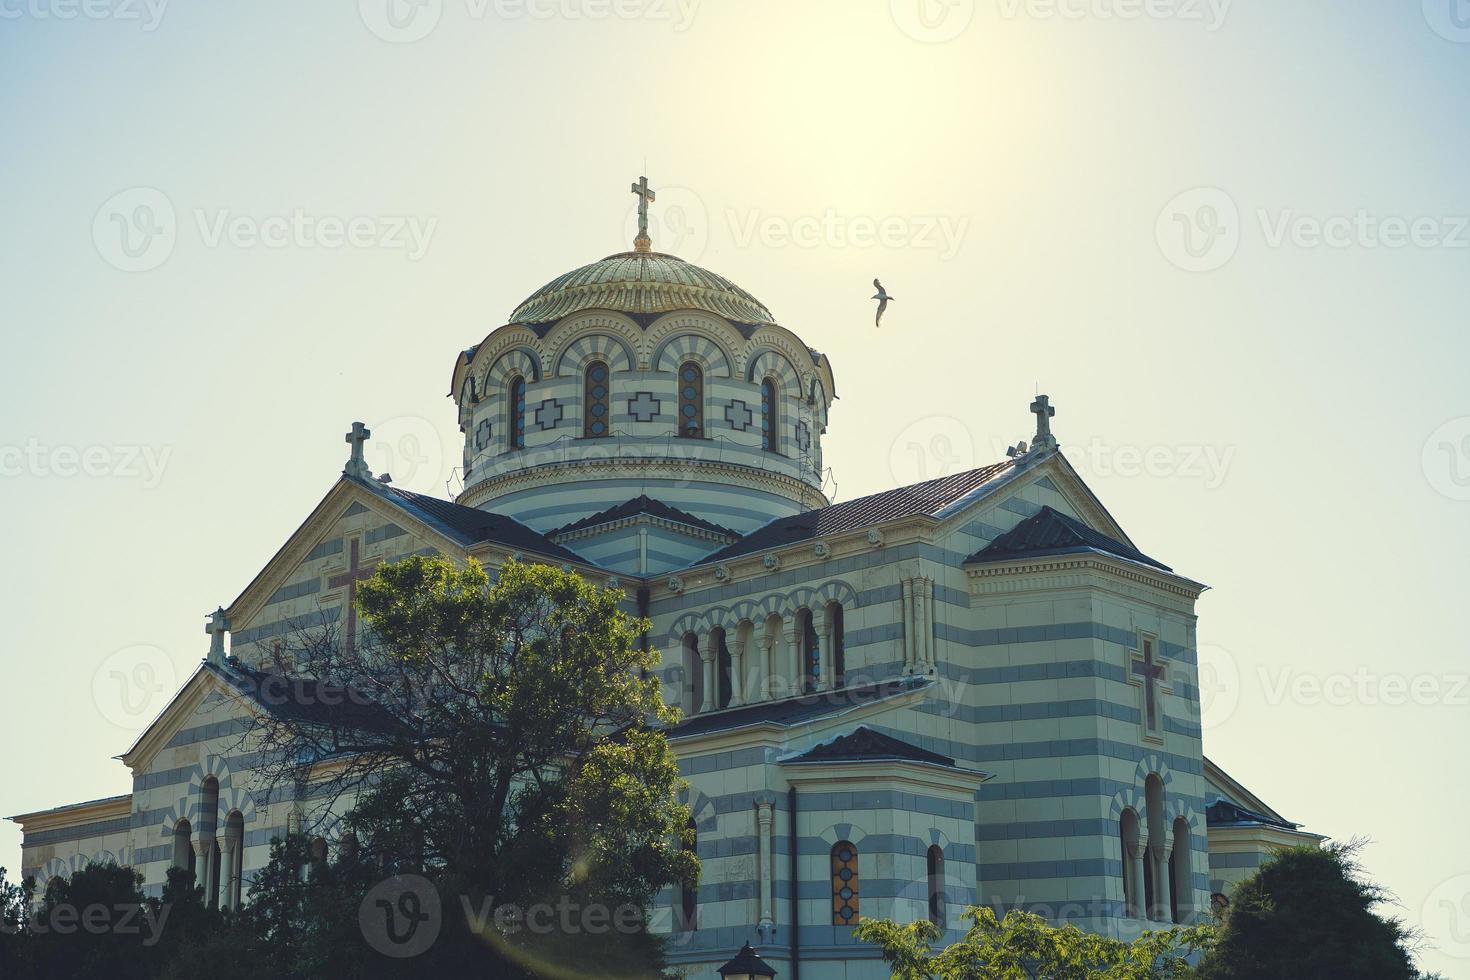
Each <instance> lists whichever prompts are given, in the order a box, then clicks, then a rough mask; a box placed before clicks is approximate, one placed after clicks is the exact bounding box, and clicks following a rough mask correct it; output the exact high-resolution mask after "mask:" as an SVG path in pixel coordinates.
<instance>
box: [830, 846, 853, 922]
mask: <svg viewBox="0 0 1470 980" xmlns="http://www.w3.org/2000/svg"><path fill="white" fill-rule="evenodd" d="M832 924H833V925H834V926H855V925H857V924H858V852H857V848H856V847H854V846H853V844H852V842H850V841H845V840H840V841H838V842H837V843H836V844H834V845H832Z"/></svg>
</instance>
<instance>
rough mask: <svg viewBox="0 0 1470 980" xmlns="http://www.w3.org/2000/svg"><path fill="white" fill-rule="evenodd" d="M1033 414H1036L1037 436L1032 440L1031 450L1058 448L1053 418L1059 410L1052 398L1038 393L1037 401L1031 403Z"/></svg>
mask: <svg viewBox="0 0 1470 980" xmlns="http://www.w3.org/2000/svg"><path fill="white" fill-rule="evenodd" d="M1031 414H1033V415H1035V416H1036V437H1035V438H1034V439H1032V440H1031V451H1032V452H1038V451H1040V450H1044V449H1055V448H1057V440H1056V437H1055V436H1053V435H1052V434H1051V420H1052V419H1053V418H1054V417H1055V416H1056V414H1057V410H1056V409H1055V408H1053V407H1052V404H1051V399H1050V398H1048V397H1047V396H1045V395H1037V396H1036V401H1034V402H1032V403H1031Z"/></svg>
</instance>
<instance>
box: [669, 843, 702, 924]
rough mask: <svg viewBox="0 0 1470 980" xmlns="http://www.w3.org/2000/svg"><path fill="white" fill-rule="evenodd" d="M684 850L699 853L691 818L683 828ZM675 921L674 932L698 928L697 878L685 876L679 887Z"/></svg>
mask: <svg viewBox="0 0 1470 980" xmlns="http://www.w3.org/2000/svg"><path fill="white" fill-rule="evenodd" d="M684 850H685V851H687V852H688V853H690V854H693V855H695V856H696V857H697V856H698V855H699V829H698V827H697V826H696V825H695V823H694V821H693V820H690V821H689V823H688V824H686V825H685V828H684ZM676 912H677V913H678V914H677V916H676V918H677V919H678V921H677V922H675V923H674V927H675V931H676V932H693V931H694V930H696V929H698V928H699V880H698V879H697V878H686V879H684V881H683V882H682V883H681V884H680V887H679V907H678V909H677V910H676Z"/></svg>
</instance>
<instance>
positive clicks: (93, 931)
mask: <svg viewBox="0 0 1470 980" xmlns="http://www.w3.org/2000/svg"><path fill="white" fill-rule="evenodd" d="M142 886H143V875H142V873H141V872H138V871H134V870H132V869H131V868H121V867H118V866H117V865H116V864H113V863H111V862H107V863H102V864H88V865H87V866H86V867H84V868H82V869H81V870H80V871H77V872H76V873H75V874H73V875H72V876H71V877H69V878H67V877H62V876H59V875H58V876H56V877H54V878H51V879H49V880H48V881H47V882H46V889H45V891H44V892H42V895H41V902H40V906H39V908H38V909H37V910H36V912H35V914H34V915H33V916H31V919H30V923H29V927H30V932H31V935H30V945H31V950H30V953H31V956H32V963H31V966H32V969H33V970H34V971H35V972H36V974H38V975H40V976H46V977H65V978H76V980H90V978H93V977H115V978H118V980H130V978H134V977H136V978H142V977H145V976H147V975H148V959H149V950H151V949H152V948H153V947H154V946H156V944H157V943H158V942H159V940H160V938H161V936H162V934H163V931H164V929H165V928H166V927H167V924H168V919H167V913H165V912H161V911H160V909H159V908H158V907H157V906H156V905H154V904H150V903H148V902H145V901H144V899H143V891H142Z"/></svg>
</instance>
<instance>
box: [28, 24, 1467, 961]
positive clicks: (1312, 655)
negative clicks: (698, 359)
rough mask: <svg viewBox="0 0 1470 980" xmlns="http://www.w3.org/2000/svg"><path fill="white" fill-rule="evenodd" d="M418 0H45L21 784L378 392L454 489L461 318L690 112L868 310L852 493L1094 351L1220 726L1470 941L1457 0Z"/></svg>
mask: <svg viewBox="0 0 1470 980" xmlns="http://www.w3.org/2000/svg"><path fill="white" fill-rule="evenodd" d="M389 2H390V0H361V2H360V3H354V2H352V0H336V2H332V3H310V4H303V3H299V2H290V0H256V2H253V3H250V4H243V5H242V4H188V5H185V4H178V5H177V6H172V5H167V3H166V0H151V3H145V2H144V0H87V2H86V3H85V4H83V3H81V2H80V0H0V81H3V82H4V86H5V90H6V91H7V92H8V93H10V97H9V98H7V99H5V100H4V102H3V104H0V132H3V133H4V134H5V136H4V141H5V143H4V145H5V152H4V153H3V155H0V213H3V214H4V216H5V218H4V221H5V229H6V232H5V234H4V235H3V236H0V324H3V330H4V336H5V340H6V346H5V357H4V359H3V363H0V382H3V383H0V469H3V474H0V503H3V510H0V513H3V514H4V515H5V517H4V521H5V523H4V534H3V537H0V541H3V543H4V548H5V552H6V555H7V557H8V559H9V560H8V561H7V562H5V563H4V565H3V566H0V590H3V594H4V596H5V604H4V612H5V615H4V616H3V618H0V651H3V656H4V658H5V660H4V674H3V678H4V683H3V685H0V716H3V717H4V718H5V720H6V723H7V726H8V731H10V732H11V733H12V739H11V742H12V752H11V753H10V754H9V756H8V757H7V758H6V759H5V761H4V763H3V769H0V813H3V814H7V815H8V814H13V813H18V812H22V811H26V810H33V809H39V808H43V807H47V806H52V805H56V804H61V803H66V802H73V801H77V800H82V799H87V798H92V797H99V796H105V795H109V794H113V793H118V792H124V791H126V790H127V789H128V788H129V780H128V776H127V773H126V771H125V770H124V768H123V767H122V765H121V764H120V763H118V762H115V761H113V760H112V757H113V756H115V755H117V754H118V753H120V752H122V751H123V750H124V749H126V748H127V747H128V746H129V744H130V743H131V741H132V739H133V738H134V737H135V735H136V734H137V732H138V730H139V729H140V728H141V726H142V725H143V724H144V723H145V722H146V720H147V718H148V717H150V716H151V715H150V714H149V710H150V708H151V707H156V705H151V706H148V705H127V704H120V703H119V702H118V698H117V696H116V693H115V692H114V691H113V685H114V684H115V678H114V677H113V674H114V673H115V672H117V671H119V670H123V671H124V673H127V672H130V671H134V670H135V669H141V668H148V669H151V670H153V671H154V674H153V675H152V676H154V677H156V678H158V683H157V684H156V685H155V686H156V687H159V688H162V687H164V686H167V684H172V683H175V682H178V681H181V680H182V679H183V678H184V677H185V676H186V674H187V672H188V671H189V670H190V669H191V667H192V665H193V664H194V663H195V662H196V661H197V660H198V658H199V657H200V656H201V655H202V654H203V653H204V651H205V649H206V647H207V638H206V637H205V635H204V632H203V626H204V617H205V614H206V613H207V612H208V611H209V610H212V609H214V607H215V606H216V605H219V604H222V603H223V604H228V603H229V602H230V601H231V600H232V599H233V598H234V597H235V596H236V595H237V594H239V592H240V591H241V590H242V589H243V588H244V587H245V585H246V584H247V583H248V582H249V580H250V579H251V577H252V576H253V575H254V574H255V573H256V572H257V571H258V570H259V568H260V567H261V565H262V564H263V563H264V562H265V561H266V560H267V559H268V558H269V557H270V555H271V554H272V553H273V552H274V551H275V550H276V548H277V547H279V546H280V544H281V543H282V542H283V541H284V540H285V538H286V536H287V535H288V534H289V533H290V532H291V530H292V529H294V528H295V527H296V525H297V524H298V523H299V522H300V521H301V520H302V519H303V518H304V516H305V515H306V514H307V512H308V511H309V510H310V509H311V507H312V506H314V505H315V503H316V501H317V500H318V499H319V498H320V497H321V495H322V494H323V493H325V492H326V490H327V489H328V487H329V486H330V485H331V483H332V481H333V480H334V479H335V478H336V475H337V473H338V472H339V471H340V468H341V465H342V461H343V458H344V454H345V451H346V447H345V445H344V444H343V432H344V431H345V430H346V428H347V426H348V424H349V423H350V422H351V421H353V420H354V419H362V420H364V421H366V422H368V423H369V424H370V425H371V426H372V428H373V429H374V430H376V432H377V433H378V438H377V439H376V440H375V441H374V443H373V445H371V446H370V447H369V462H370V463H371V464H372V465H373V466H374V467H375V469H377V470H379V471H381V470H384V469H388V470H391V471H392V472H394V474H395V475H396V476H398V477H399V482H400V484H405V483H406V484H408V485H410V486H414V487H415V488H429V487H436V486H437V487H439V488H442V486H443V481H444V479H446V478H447V477H448V476H449V469H450V467H452V466H453V465H455V464H456V463H457V457H458V446H457V441H458V433H457V432H456V429H455V423H454V415H453V410H452V405H451V403H450V402H449V401H448V400H447V399H446V398H445V393H446V390H447V387H448V380H449V376H450V371H451V368H452V366H453V360H454V357H455V355H456V352H458V351H460V350H462V349H464V348H465V347H468V346H470V345H471V344H474V343H476V342H478V341H479V340H480V339H481V338H482V337H483V336H484V335H485V334H486V333H487V332H488V331H489V330H491V329H492V328H494V327H496V326H498V325H500V324H501V323H503V322H504V319H505V317H506V316H507V314H508V313H509V311H510V310H511V309H512V308H513V307H514V306H515V304H516V303H517V302H519V301H520V300H521V299H522V298H524V297H525V296H526V295H527V294H529V293H530V292H531V291H532V290H533V289H535V288H536V287H537V286H539V285H540V284H541V283H543V282H545V281H547V280H549V279H551V278H552V277H554V276H555V275H557V274H559V273H561V272H563V271H565V270H567V269H569V268H571V267H573V266H576V265H580V264H582V263H584V262H588V261H591V260H593V259H596V258H599V257H601V256H603V255H606V254H608V253H611V252H615V251H619V250H621V249H623V248H626V247H627V246H628V243H629V242H630V241H631V238H632V231H631V220H632V219H631V210H632V207H633V204H634V199H633V197H632V196H631V195H630V194H629V193H628V185H629V183H630V182H631V181H632V180H633V179H635V178H636V177H637V176H638V175H639V174H640V173H641V172H643V171H644V166H645V163H644V161H645V159H646V161H647V165H646V166H647V173H648V175H649V177H650V178H651V180H652V183H653V185H654V187H655V188H656V189H657V190H658V192H659V202H658V204H657V205H656V206H655V212H656V217H657V218H658V219H659V224H658V226H657V228H656V231H655V239H656V243H657V245H658V246H659V247H661V248H665V249H668V250H671V251H674V252H676V253H678V254H681V255H683V256H684V257H685V258H689V259H691V260H697V261H699V262H700V263H701V264H704V265H707V266H709V267H710V268H713V269H714V270H716V271H718V272H720V273H722V274H725V275H727V276H729V277H730V278H732V279H733V280H735V281H736V282H738V283H740V284H741V285H743V286H745V287H746V288H747V289H749V290H751V291H752V292H753V293H755V294H756V295H757V296H759V297H760V298H761V299H762V300H763V301H764V302H765V303H766V304H767V305H768V306H769V307H770V308H771V309H772V310H773V311H774V312H775V314H776V316H777V318H778V319H779V320H780V321H781V322H782V323H783V324H785V325H786V326H788V327H790V328H792V329H794V330H796V331H797V332H798V333H800V334H801V335H802V336H803V337H804V338H805V339H806V340H807V341H808V342H809V343H810V344H812V345H813V346H815V347H818V348H819V349H821V350H823V351H825V352H826V353H828V354H829V355H830V356H831V358H832V361H833V364H834V368H835V371H836V376H837V382H838V394H839V396H840V401H839V402H838V403H837V404H836V406H835V407H834V410H833V413H832V420H831V430H830V433H829V436H828V442H827V462H828V463H829V464H830V465H831V466H832V467H833V470H834V477H835V480H836V486H837V491H838V496H839V497H842V498H849V497H852V496H856V495H859V494H862V493H867V492H872V491H876V490H880V489H884V488H886V487H889V486H892V485H894V484H896V483H899V482H911V481H914V480H917V479H921V478H923V477H925V476H934V475H939V474H941V473H943V472H946V471H951V470H953V469H956V468H958V467H960V466H963V465H968V464H970V463H981V462H988V461H991V460H993V459H995V458H998V456H999V454H1000V452H1001V451H1002V450H1003V448H1004V446H1005V444H1006V443H1007V442H1013V441H1015V440H1016V439H1018V438H1022V437H1027V436H1028V435H1029V433H1030V429H1031V425H1032V418H1031V416H1030V415H1029V414H1028V413H1027V410H1026V408H1027V404H1028V403H1029V402H1030V400H1031V397H1032V395H1033V394H1034V392H1035V391H1036V386H1037V385H1038V384H1039V385H1040V386H1041V388H1042V390H1044V391H1046V392H1048V393H1049V394H1050V395H1051V396H1052V399H1053V402H1054V404H1055V405H1056V406H1057V408H1058V413H1057V417H1056V419H1055V430H1056V433H1057V435H1058V437H1059V438H1060V439H1061V441H1062V443H1063V445H1064V450H1065V451H1066V452H1067V453H1068V455H1069V457H1070V458H1071V459H1072V460H1073V462H1074V463H1075V464H1076V465H1077V466H1078V467H1079V468H1080V469H1081V470H1082V471H1083V472H1084V473H1085V474H1086V475H1087V476H1088V478H1089V480H1090V482H1091V484H1092V486H1093V488H1094V489H1095V490H1096V491H1097V493H1098V494H1099V495H1100V496H1101V497H1102V499H1103V500H1104V501H1105V502H1106V503H1107V505H1108V506H1109V508H1110V509H1111V510H1112V512H1113V513H1114V515H1115V516H1116V517H1117V518H1118V519H1119V520H1120V521H1121V523H1122V524H1123V526H1124V527H1125V528H1127V529H1128V531H1129V533H1130V534H1131V536H1132V537H1133V539H1134V540H1135V541H1136V542H1137V543H1138V544H1139V546H1140V547H1142V548H1143V549H1144V550H1146V551H1148V552H1149V553H1151V554H1153V555H1156V556H1157V557H1159V558H1160V559H1162V560H1163V561H1165V562H1167V563H1169V564H1171V565H1173V566H1174V567H1175V568H1177V569H1178V570H1179V571H1181V572H1182V573H1184V574H1186V575H1189V576H1191V577H1193V578H1196V579H1199V580H1201V581H1204V582H1207V583H1209V584H1210V585H1211V586H1213V589H1212V591H1210V592H1208V593H1206V595H1205V596H1204V597H1203V598H1202V600H1201V601H1200V604H1199V613H1200V617H1201V618H1200V628H1199V637H1200V642H1201V647H1202V650H1201V655H1202V658H1203V661H1204V664H1205V668H1206V676H1205V682H1206V687H1207V688H1210V689H1211V690H1212V691H1213V692H1214V693H1213V694H1209V695H1207V703H1206V705H1205V712H1204V713H1205V721H1206V723H1207V731H1206V739H1207V741H1206V751H1207V752H1208V753H1209V754H1210V755H1211V756H1212V757H1213V758H1215V759H1216V760H1217V761H1218V762H1219V763H1221V764H1222V765H1223V766H1224V767H1225V769H1226V770H1227V771H1229V772H1231V773H1232V774H1234V775H1235V776H1237V777H1238V778H1240V779H1241V780H1242V781H1243V782H1245V783H1246V784H1247V785H1248V786H1250V787H1251V788H1252V789H1253V790H1255V791H1256V792H1257V793H1259V794H1260V795H1261V796H1262V797H1263V798H1265V799H1266V800H1267V801H1268V802H1269V803H1271V804H1272V805H1273V806H1275V807H1276V808H1278V809H1279V810H1281V811H1282V812H1283V813H1284V814H1286V815H1287V816H1288V817H1290V818H1291V819H1294V820H1299V821H1302V822H1303V823H1305V824H1306V825H1307V826H1308V827H1310V828H1312V829H1314V830H1317V831H1319V832H1321V833H1324V834H1329V835H1331V836H1333V837H1336V838H1346V837H1351V836H1354V835H1368V836H1370V837H1372V838H1373V839H1374V841H1375V843H1374V844H1373V845H1372V846H1371V847H1369V848H1368V850H1367V851H1366V852H1365V860H1366V863H1367V865H1368V867H1369V868H1370V869H1371V871H1372V872H1373V873H1374V874H1375V875H1376V876H1377V877H1378V878H1379V879H1380V880H1382V881H1383V882H1385V883H1386V884H1387V885H1389V886H1390V887H1391V888H1393V889H1394V890H1395V891H1396V892H1397V893H1398V895H1399V896H1400V898H1401V900H1402V902H1403V905H1404V909H1403V914H1404V915H1406V916H1407V917H1408V918H1409V919H1410V920H1411V921H1413V922H1415V923H1422V924H1424V925H1425V927H1426V929H1427V930H1428V931H1429V932H1430V933H1431V934H1432V936H1433V938H1434V939H1435V941H1436V942H1437V943H1438V945H1439V947H1440V949H1439V952H1438V953H1433V954H1430V955H1429V956H1428V957H1426V963H1427V965H1429V966H1431V967H1433V968H1435V969H1438V970H1441V971H1443V972H1444V973H1445V974H1446V975H1448V976H1454V977H1470V845H1467V843H1466V841H1467V837H1466V835H1465V834H1464V831H1463V814H1464V813H1466V812H1467V811H1470V780H1466V778H1465V770H1464V755H1465V751H1466V744H1467V735H1470V686H1467V684H1466V678H1467V672H1470V657H1467V652H1470V651H1467V643H1466V639H1465V622H1464V617H1465V597H1466V596H1467V595H1470V569H1467V565H1466V562H1465V560H1464V556H1465V554H1466V552H1467V546H1470V390H1467V386H1466V384H1465V365H1466V363H1467V359H1470V340H1467V333H1466V329H1465V325H1466V310H1467V308H1470V276H1467V274H1466V272H1467V267H1470V266H1467V263H1470V228H1467V224H1466V219H1465V216H1466V215H1467V214H1470V190H1467V186H1470V185H1467V184H1466V182H1465V173H1466V160H1467V159H1470V155H1467V149H1470V147H1467V137H1466V135H1465V134H1466V129H1465V126H1464V120H1465V119H1466V118H1470V84H1467V82H1470V16H1467V11H1466V9H1465V4H1464V0H1424V3H1423V5H1422V9H1421V4H1420V3H1419V2H1417V0H1407V2H1404V3H1397V4H1384V3H1372V2H1368V0H1356V2H1349V3H1342V2H1328V0H1293V2H1291V3H1270V2H1263V0H1250V2H1240V3H1231V2H1229V0H1212V2H1211V0H1148V2H1147V3H1144V2H1143V0H891V2H890V0H802V2H800V3H791V2H777V0H703V2H699V0H420V2H419V3H418V4H417V5H414V4H412V3H409V2H407V0H391V2H392V3H393V4H394V7H393V8H391V9H390V8H389V7H388V6H387V5H388V3H389ZM1457 4H1458V7H1457V6H1456V5H1457ZM150 230H151V231H153V232H157V234H152V235H147V234H145V232H148V231H150ZM875 276H880V277H881V278H882V279H883V282H884V284H885V285H886V286H887V288H888V290H889V291H890V292H891V293H892V294H893V295H894V296H895V297H896V302H895V303H894V304H893V305H892V306H891V307H890V308H889V311H888V314H887V317H886V319H885V322H884V325H883V328H882V329H881V330H875V329H874V328H873V325H872V312H873V310H872V306H873V304H872V303H871V301H870V300H869V299H868V297H869V296H870V295H871V294H872V292H873V290H872V288H871V281H872V279H873V278H874V277H875ZM139 646H141V647H144V648H146V649H145V650H144V651H143V652H141V653H140V652H138V651H137V650H136V649H135V648H137V647H139ZM131 676H134V677H138V676H143V675H137V674H135V673H134V674H132V675H131ZM170 689H171V688H170ZM162 697H163V695H160V696H159V700H161V698H162ZM19 843H20V835H19V833H18V832H17V830H16V829H15V828H14V827H13V825H10V824H3V825H0V864H5V865H8V866H10V867H11V868H12V869H14V868H15V867H16V865H17V864H18V853H19Z"/></svg>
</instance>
